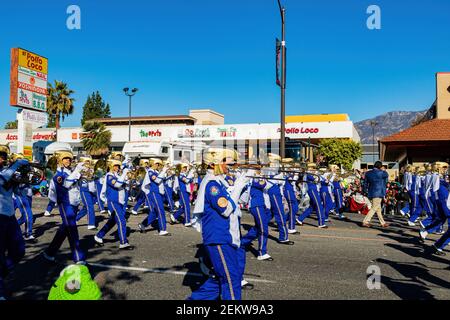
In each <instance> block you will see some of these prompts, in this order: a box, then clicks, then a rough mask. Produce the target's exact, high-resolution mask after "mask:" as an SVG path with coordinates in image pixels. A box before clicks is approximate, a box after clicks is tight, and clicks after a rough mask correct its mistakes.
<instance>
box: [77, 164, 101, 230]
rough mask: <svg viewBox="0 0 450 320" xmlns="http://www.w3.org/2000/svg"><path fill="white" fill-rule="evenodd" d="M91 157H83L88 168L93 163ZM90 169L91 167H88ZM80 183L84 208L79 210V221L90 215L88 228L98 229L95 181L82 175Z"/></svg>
mask: <svg viewBox="0 0 450 320" xmlns="http://www.w3.org/2000/svg"><path fill="white" fill-rule="evenodd" d="M91 161H92V160H91V159H90V158H88V157H81V158H80V163H84V164H85V166H86V168H87V167H88V166H89V165H91ZM86 170H90V169H86ZM79 184H80V195H81V201H82V203H83V208H82V209H81V210H80V211H79V212H78V215H77V222H78V221H80V220H81V219H82V218H83V217H84V216H86V215H87V216H88V227H87V228H88V230H95V229H97V226H96V222H95V208H94V194H95V192H96V190H95V182H94V181H93V180H92V181H88V180H87V179H86V178H83V177H81V179H80V180H79Z"/></svg>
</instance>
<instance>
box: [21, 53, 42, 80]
mask: <svg viewBox="0 0 450 320" xmlns="http://www.w3.org/2000/svg"><path fill="white" fill-rule="evenodd" d="M19 66H21V67H24V68H28V69H30V70H33V71H36V72H42V73H45V74H48V60H47V58H44V57H41V56H39V55H37V54H34V53H32V52H29V51H26V50H23V49H20V48H19Z"/></svg>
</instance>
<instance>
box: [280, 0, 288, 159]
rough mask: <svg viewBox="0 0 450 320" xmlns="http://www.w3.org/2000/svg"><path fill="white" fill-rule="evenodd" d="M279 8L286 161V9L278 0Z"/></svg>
mask: <svg viewBox="0 0 450 320" xmlns="http://www.w3.org/2000/svg"><path fill="white" fill-rule="evenodd" d="M278 7H279V8H280V15H281V83H280V87H281V112H280V113H281V115H280V118H281V119H280V127H281V137H280V156H281V159H284V157H285V156H286V139H285V134H286V129H285V127H286V108H285V104H286V29H285V17H286V9H285V8H284V7H282V6H281V2H280V0H278Z"/></svg>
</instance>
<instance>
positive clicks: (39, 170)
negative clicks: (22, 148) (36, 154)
mask: <svg viewBox="0 0 450 320" xmlns="http://www.w3.org/2000/svg"><path fill="white" fill-rule="evenodd" d="M44 177H45V167H44V166H43V165H41V164H40V163H34V162H30V163H29V164H28V165H26V166H23V167H21V168H19V169H18V170H17V171H16V172H15V173H14V175H13V177H12V179H11V180H12V181H13V182H14V183H16V184H22V183H24V184H30V185H38V184H40V183H41V182H42V180H44Z"/></svg>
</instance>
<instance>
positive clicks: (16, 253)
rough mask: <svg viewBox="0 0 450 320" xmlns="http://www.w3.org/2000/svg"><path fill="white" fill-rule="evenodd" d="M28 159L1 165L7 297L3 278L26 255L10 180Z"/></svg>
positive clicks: (1, 263) (1, 247)
mask: <svg viewBox="0 0 450 320" xmlns="http://www.w3.org/2000/svg"><path fill="white" fill-rule="evenodd" d="M27 163H28V161H27V160H22V159H21V160H17V161H16V162H14V164H12V165H11V166H10V167H9V168H8V167H0V297H1V298H3V297H5V288H4V283H3V279H4V277H6V275H7V274H8V273H9V272H10V271H11V270H12V268H13V267H14V265H16V264H17V263H19V261H20V260H21V259H22V258H23V256H24V255H25V243H24V240H23V237H22V231H21V230H20V227H19V224H18V223H17V220H16V216H15V210H14V201H13V198H12V196H13V186H12V184H11V182H10V180H11V178H12V177H13V175H14V172H15V171H16V170H17V169H18V168H19V167H21V166H23V165H26V164H27Z"/></svg>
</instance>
